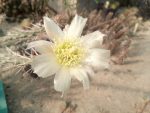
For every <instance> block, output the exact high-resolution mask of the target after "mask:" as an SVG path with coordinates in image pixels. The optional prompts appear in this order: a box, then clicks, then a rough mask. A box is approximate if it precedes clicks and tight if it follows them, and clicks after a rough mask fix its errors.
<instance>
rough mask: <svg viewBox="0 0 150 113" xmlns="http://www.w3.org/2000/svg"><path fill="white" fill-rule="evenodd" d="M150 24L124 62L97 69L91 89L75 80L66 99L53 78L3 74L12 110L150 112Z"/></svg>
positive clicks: (31, 112) (37, 112) (135, 39)
mask: <svg viewBox="0 0 150 113" xmlns="http://www.w3.org/2000/svg"><path fill="white" fill-rule="evenodd" d="M149 26H150V22H145V23H144V29H143V30H141V31H139V32H138V33H137V34H136V36H135V37H133V39H132V46H131V47H130V53H129V56H128V58H127V59H126V60H125V63H124V65H112V66H111V68H110V69H109V70H105V71H99V72H97V73H96V74H95V76H94V77H93V78H92V79H91V87H90V89H89V90H83V87H82V84H81V83H79V82H78V81H73V82H72V85H71V89H70V90H69V92H68V93H67V95H65V96H64V97H63V98H62V97H61V94H60V93H58V92H56V91H55V90H54V89H53V77H50V78H46V79H42V78H40V79H39V78H32V77H30V76H27V75H26V76H23V73H16V71H9V72H7V73H5V74H3V73H0V79H2V80H3V81H4V84H5V92H6V98H7V103H8V107H9V111H10V113H150V74H149V73H150V68H149V67H150V49H149V48H150V27H149ZM1 29H2V28H1ZM9 30H11V29H9ZM4 31H5V30H4ZM6 34H7V33H6ZM0 38H5V37H0ZM0 51H1V53H2V51H3V48H0ZM3 52H5V51H3Z"/></svg>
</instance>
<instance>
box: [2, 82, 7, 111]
mask: <svg viewBox="0 0 150 113" xmlns="http://www.w3.org/2000/svg"><path fill="white" fill-rule="evenodd" d="M0 113H8V109H7V104H6V99H5V95H4V89H3V83H2V81H0Z"/></svg>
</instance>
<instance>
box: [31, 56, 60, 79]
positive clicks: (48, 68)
mask: <svg viewBox="0 0 150 113" xmlns="http://www.w3.org/2000/svg"><path fill="white" fill-rule="evenodd" d="M31 66H32V68H33V70H34V73H36V74H37V75H38V76H39V77H42V78H45V77H48V76H51V75H53V74H55V73H56V72H57V71H58V70H59V65H58V64H57V63H56V60H55V58H54V56H53V55H52V54H43V55H38V56H36V57H35V58H34V59H33V62H32V64H31Z"/></svg>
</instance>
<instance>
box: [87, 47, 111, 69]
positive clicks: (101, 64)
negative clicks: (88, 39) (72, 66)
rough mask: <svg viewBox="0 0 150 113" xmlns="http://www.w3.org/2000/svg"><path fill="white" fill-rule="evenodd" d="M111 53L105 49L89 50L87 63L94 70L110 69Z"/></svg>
mask: <svg viewBox="0 0 150 113" xmlns="http://www.w3.org/2000/svg"><path fill="white" fill-rule="evenodd" d="M109 60H110V51H109V50H105V49H89V51H88V54H87V58H86V59H85V62H86V63H87V64H89V65H91V66H93V67H94V69H101V68H102V69H103V68H108V67H109Z"/></svg>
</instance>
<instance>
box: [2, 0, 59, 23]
mask: <svg viewBox="0 0 150 113" xmlns="http://www.w3.org/2000/svg"><path fill="white" fill-rule="evenodd" d="M49 9H50V10H49ZM0 13H5V14H6V16H7V20H9V21H20V19H22V18H27V17H30V18H32V19H33V20H35V21H37V20H39V19H41V18H42V16H43V15H44V14H45V13H50V14H55V13H56V12H55V10H53V9H51V8H50V7H49V6H48V0H0Z"/></svg>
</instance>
